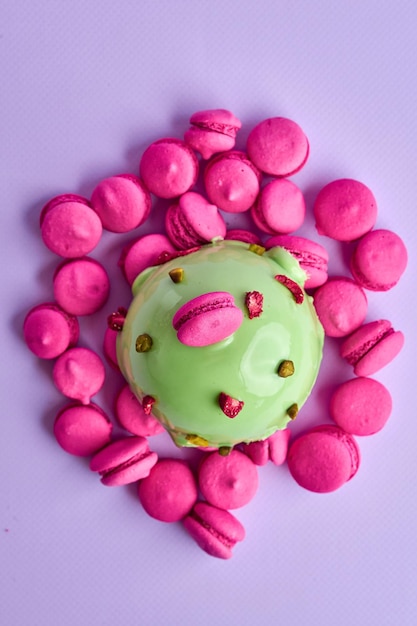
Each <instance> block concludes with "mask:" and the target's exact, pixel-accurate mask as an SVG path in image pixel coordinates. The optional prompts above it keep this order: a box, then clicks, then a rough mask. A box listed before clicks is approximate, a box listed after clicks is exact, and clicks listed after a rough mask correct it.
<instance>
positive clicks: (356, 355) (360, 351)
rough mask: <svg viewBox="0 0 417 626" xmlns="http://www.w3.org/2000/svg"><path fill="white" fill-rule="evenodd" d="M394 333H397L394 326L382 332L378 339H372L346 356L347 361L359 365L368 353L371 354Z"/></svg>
mask: <svg viewBox="0 0 417 626" xmlns="http://www.w3.org/2000/svg"><path fill="white" fill-rule="evenodd" d="M394 333H395V330H394V329H393V328H392V326H391V327H390V328H388V329H387V330H384V331H382V332H381V333H380V334H379V335H377V336H376V337H373V338H372V339H369V340H368V341H366V342H365V343H363V344H362V345H361V346H359V348H357V349H356V350H353V351H352V352H349V353H348V354H346V355H345V358H346V361H347V362H348V363H349V364H350V365H357V364H358V362H359V361H360V360H361V359H362V358H363V357H364V356H366V355H367V354H368V352H370V351H371V350H372V349H373V348H374V347H375V346H376V345H377V344H378V343H380V342H381V341H383V340H384V339H386V338H387V337H389V336H390V335H392V334H394Z"/></svg>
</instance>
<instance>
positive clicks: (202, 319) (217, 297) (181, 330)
mask: <svg viewBox="0 0 417 626" xmlns="http://www.w3.org/2000/svg"><path fill="white" fill-rule="evenodd" d="M242 322H243V311H242V310H241V309H239V307H237V306H236V305H235V301H234V298H233V296H232V294H230V293H228V292H227V291H213V292H210V293H205V294H203V295H201V296H197V297H196V298H193V299H192V300H188V302H186V303H185V304H183V305H182V306H181V307H180V308H179V309H178V311H177V312H176V313H175V315H174V317H173V318H172V325H173V327H174V329H175V330H176V331H177V337H178V340H179V341H181V343H183V344H185V345H187V346H193V347H203V346H209V345H212V344H214V343H217V342H218V341H222V340H223V339H226V338H227V337H230V335H232V334H233V333H234V332H236V330H237V329H238V328H239V327H240V325H241V324H242Z"/></svg>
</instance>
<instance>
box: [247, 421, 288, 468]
mask: <svg viewBox="0 0 417 626" xmlns="http://www.w3.org/2000/svg"><path fill="white" fill-rule="evenodd" d="M290 435H291V433H290V430H289V429H288V428H284V429H282V430H277V431H276V432H275V433H274V434H273V435H271V436H270V437H268V438H267V439H264V440H263V441H253V442H252V443H246V444H243V445H242V452H244V453H245V454H246V455H247V456H248V457H249V458H250V459H251V460H252V461H253V462H254V463H255V465H266V464H267V463H268V461H272V463H274V465H282V464H283V463H285V459H286V458H287V452H288V443H289V440H290Z"/></svg>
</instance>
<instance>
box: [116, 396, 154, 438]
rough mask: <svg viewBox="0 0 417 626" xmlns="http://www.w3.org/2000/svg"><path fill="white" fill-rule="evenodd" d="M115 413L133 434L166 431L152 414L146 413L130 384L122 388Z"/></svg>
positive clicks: (144, 435)
mask: <svg viewBox="0 0 417 626" xmlns="http://www.w3.org/2000/svg"><path fill="white" fill-rule="evenodd" d="M115 413H116V417H117V420H118V422H119V424H120V425H121V426H123V428H125V429H126V430H127V431H128V432H130V433H132V434H133V435H139V436H141V437H151V436H152V435H159V434H160V433H163V432H165V429H164V427H163V426H162V424H160V423H159V422H158V420H157V419H156V418H155V417H154V416H153V415H152V414H149V415H148V414H146V413H145V411H144V410H143V408H142V405H141V403H140V402H139V400H138V399H137V397H136V396H135V395H134V393H132V390H131V389H130V387H129V385H125V386H124V387H123V388H122V389H121V390H120V392H119V394H118V396H117V398H116V402H115Z"/></svg>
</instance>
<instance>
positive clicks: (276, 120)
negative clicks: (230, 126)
mask: <svg viewBox="0 0 417 626" xmlns="http://www.w3.org/2000/svg"><path fill="white" fill-rule="evenodd" d="M246 150H247V152H248V155H249V158H250V160H251V161H252V162H253V163H254V164H255V165H256V167H257V168H259V169H260V170H261V171H262V172H265V174H270V175H271V176H277V177H279V178H283V177H285V176H292V174H295V173H296V172H298V171H299V170H300V169H301V168H302V167H303V165H304V164H305V163H306V161H307V158H308V155H309V151H310V148H309V143H308V139H307V137H306V135H305V134H304V131H303V130H302V129H301V128H300V126H299V125H298V124H296V123H295V122H293V121H292V120H289V119H287V118H285V117H271V118H268V119H266V120H263V121H262V122H260V123H259V124H257V125H256V126H255V127H254V128H253V129H252V130H251V132H250V133H249V136H248V140H247V144H246Z"/></svg>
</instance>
